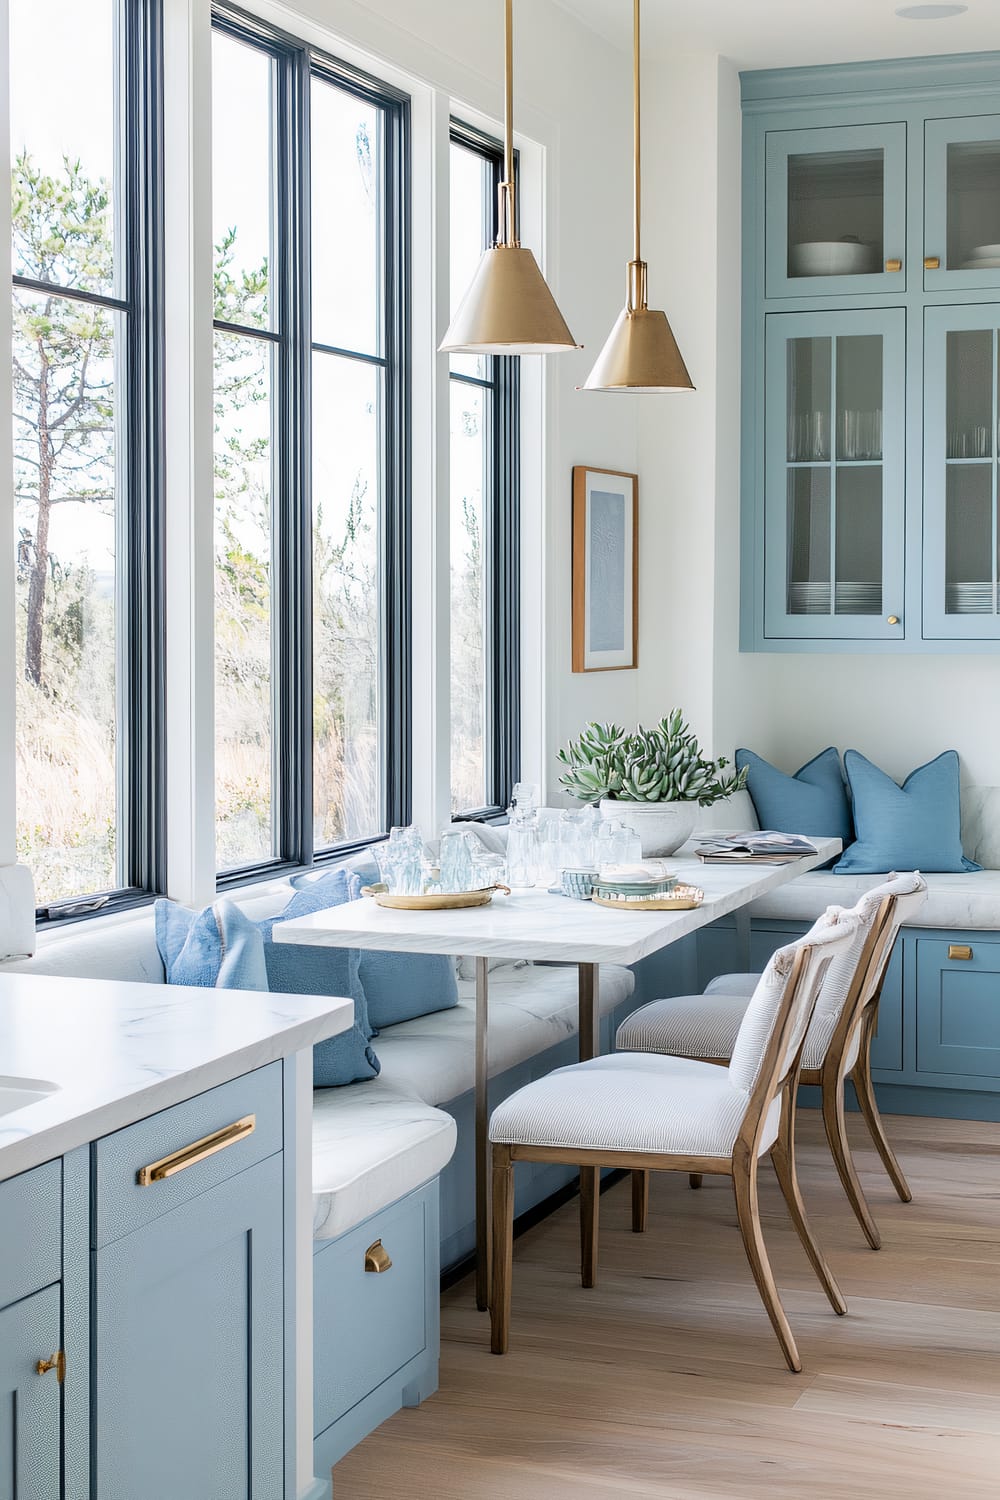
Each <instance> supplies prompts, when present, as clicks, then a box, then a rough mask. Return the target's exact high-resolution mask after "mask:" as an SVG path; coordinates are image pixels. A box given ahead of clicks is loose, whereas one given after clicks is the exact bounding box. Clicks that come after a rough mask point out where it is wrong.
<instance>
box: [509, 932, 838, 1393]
mask: <svg viewBox="0 0 1000 1500" xmlns="http://www.w3.org/2000/svg"><path fill="white" fill-rule="evenodd" d="M857 925H858V924H857V918H856V917H854V916H852V915H849V914H847V913H844V912H840V911H839V910H836V909H834V910H831V911H830V912H828V913H827V914H826V915H825V916H823V917H821V918H820V919H819V921H818V922H816V923H815V925H814V926H813V928H812V929H811V930H810V931H809V932H808V933H807V934H806V935H805V937H803V938H801V939H800V940H799V941H798V942H796V943H792V944H790V945H789V946H788V947H787V948H781V949H779V950H778V952H777V953H776V954H774V956H773V957H772V959H771V961H770V963H769V964H768V966H767V968H766V969H765V971H764V973H763V974H762V975H761V977H760V980H759V982H758V984H757V986H756V988H755V990H754V994H753V996H752V998H751V1000H750V1003H749V1005H747V1006H746V1007H745V1015H744V1017H743V1021H742V1024H741V1026H740V1030H739V1036H738V1038H737V1040H736V1045H735V1047H734V1048H733V1056H732V1060H731V1062H730V1064H729V1067H728V1069H726V1070H723V1069H721V1068H716V1067H713V1066H712V1065H711V1064H709V1063H704V1062H699V1061H697V1060H695V1059H691V1058H683V1057H668V1056H664V1055H659V1054H640V1053H628V1052H619V1053H614V1054H612V1055H611V1056H609V1057H597V1058H593V1059H592V1060H591V1061H589V1062H584V1063H577V1064H576V1065H574V1066H573V1067H569V1068H559V1069H557V1070H556V1071H555V1072H553V1073H550V1074H549V1075H548V1076H547V1077H546V1078H541V1079H539V1080H538V1081H537V1082H535V1083H531V1084H528V1085H527V1087H526V1088H523V1089H520V1090H518V1092H517V1093H515V1094H513V1095H511V1097H510V1098H509V1099H506V1100H505V1101H504V1103H503V1104H501V1105H500V1106H499V1108H498V1109H496V1110H495V1111H494V1113H493V1116H492V1119H491V1121H490V1139H491V1141H492V1142H493V1289H492V1298H491V1305H490V1317H491V1324H492V1349H493V1352H494V1354H505V1353H506V1352H507V1344H508V1338H509V1329H510V1301H511V1264H512V1255H513V1218H514V1194H513V1186H514V1185H513V1175H514V1173H513V1167H514V1162H516V1161H544V1162H565V1163H572V1164H574V1165H578V1166H579V1167H580V1239H581V1277H582V1281H583V1285H584V1286H585V1287H592V1286H594V1285H595V1283H596V1274H597V1237H598V1201H599V1200H598V1192H597V1187H598V1174H599V1172H600V1170H601V1168H602V1167H626V1168H630V1167H631V1168H635V1167H639V1168H641V1169H642V1170H643V1171H644V1172H646V1171H661V1172H710V1173H715V1174H718V1175H721V1176H728V1177H731V1178H732V1181H733V1191H734V1194H735V1198H736V1213H737V1217H738V1219H739V1225H740V1232H741V1234H742V1236H743V1244H744V1248H745V1249H746V1253H747V1259H748V1260H749V1262H750V1269H751V1271H752V1272H753V1277H754V1280H755V1282H756V1283H757V1289H758V1291H759V1292H760V1295H761V1299H762V1301H763V1303H764V1306H765V1308H766V1310H767V1314H768V1317H769V1318H770V1320H771V1324H772V1326H773V1328H774V1331H775V1333H776V1334H777V1337H778V1342H779V1343H780V1345H781V1348H782V1352H783V1353H784V1356H785V1359H786V1361H787V1363H788V1366H789V1368H790V1369H791V1370H801V1368H802V1363H801V1361H800V1359H799V1354H798V1350H797V1348H796V1346H795V1340H794V1338H793V1337H792V1331H791V1328H790V1327H789V1324H788V1319H787V1318H786V1316H785V1311H784V1308H783V1307H782V1305H781V1301H780V1298H779V1297H778V1290H777V1287H776V1286H775V1282H774V1276H773V1274H772V1271H771V1265H770V1262H769V1260H768V1256H767V1250H766V1248H765V1245H764V1238H763V1233H762V1229H761V1222H760V1213H759V1209H758V1202H757V1171H758V1164H759V1161H760V1158H761V1156H762V1155H764V1154H765V1153H767V1152H769V1153H770V1155H771V1159H772V1161H773V1162H774V1166H775V1171H776V1172H777V1175H778V1181H779V1183H780V1184H781V1191H782V1193H783V1195H784V1198H785V1202H786V1204H787V1206H788V1211H789V1214H790V1216H791V1219H792V1223H793V1224H794V1225H795V1228H796V1230H797V1232H798V1235H799V1238H800V1240H801V1241H802V1245H803V1247H804V1249H805V1251H806V1254H807V1255H808V1257H809V1260H810V1263H811V1264H812V1267H813V1269H814V1271H815V1272H816V1275H817V1276H818V1278H819V1281H820V1284H821V1285H822V1287H823V1290H824V1291H825V1292H826V1295H827V1297H828V1298H829V1301H830V1304H831V1306H832V1307H833V1309H834V1311H835V1312H836V1313H844V1312H846V1311H847V1305H846V1303H845V1302H844V1299H843V1297H842V1296H841V1293H840V1289H839V1287H838V1286H837V1283H836V1282H835V1280H834V1278H833V1274H832V1272H831V1271H830V1268H829V1266H828V1265H827V1263H826V1261H825V1259H824V1257H823V1253H822V1251H821V1250H820V1248H819V1246H818V1245H817V1243H816V1241H815V1239H814V1238H813V1235H812V1232H811V1230H810V1228H809V1222H808V1220H807V1218H806V1213H805V1208H804V1206H803V1203H802V1196H801V1193H800V1192H799V1187H798V1181H797V1178H796V1174H795V1089H796V1086H797V1081H798V1071H799V1059H800V1056H801V1052H802V1045H803V1042H804V1040H805V1036H806V1031H807V1029H808V1026H809V1022H810V1020H811V1017H812V1012H813V1008H814V1006H815V1003H816V997H817V995H818V993H819V989H820V983H821V980H822V977H823V975H824V973H825V971H826V969H827V967H828V966H829V965H830V964H831V963H832V962H834V961H836V960H837V959H838V958H840V957H841V956H842V955H843V954H845V953H846V952H848V951H849V950H850V948H851V946H852V945H853V943H854V940H855V936H856V932H857Z"/></svg>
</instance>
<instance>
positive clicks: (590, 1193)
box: [580, 1167, 601, 1287]
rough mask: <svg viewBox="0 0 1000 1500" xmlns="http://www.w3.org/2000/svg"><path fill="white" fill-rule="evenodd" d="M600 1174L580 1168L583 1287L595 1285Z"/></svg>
mask: <svg viewBox="0 0 1000 1500" xmlns="http://www.w3.org/2000/svg"><path fill="white" fill-rule="evenodd" d="M600 1173H601V1169H600V1167H581V1168H580V1284H581V1285H582V1286H585V1287H592V1286H596V1285H597V1231H598V1221H599V1217H600V1210H601V1194H600Z"/></svg>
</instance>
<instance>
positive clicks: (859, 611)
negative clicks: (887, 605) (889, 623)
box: [836, 582, 882, 615]
mask: <svg viewBox="0 0 1000 1500" xmlns="http://www.w3.org/2000/svg"><path fill="white" fill-rule="evenodd" d="M836 598H837V610H836V612H837V614H838V615H880V614H881V613H882V585H881V584H880V583H847V582H845V583H838V584H837V594H836Z"/></svg>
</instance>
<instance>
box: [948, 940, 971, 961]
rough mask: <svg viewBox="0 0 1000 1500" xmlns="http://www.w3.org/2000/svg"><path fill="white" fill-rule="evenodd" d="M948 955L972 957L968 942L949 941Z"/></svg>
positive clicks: (950, 956)
mask: <svg viewBox="0 0 1000 1500" xmlns="http://www.w3.org/2000/svg"><path fill="white" fill-rule="evenodd" d="M948 957H949V958H971V957H972V949H971V948H970V947H969V945H968V943H949V944H948Z"/></svg>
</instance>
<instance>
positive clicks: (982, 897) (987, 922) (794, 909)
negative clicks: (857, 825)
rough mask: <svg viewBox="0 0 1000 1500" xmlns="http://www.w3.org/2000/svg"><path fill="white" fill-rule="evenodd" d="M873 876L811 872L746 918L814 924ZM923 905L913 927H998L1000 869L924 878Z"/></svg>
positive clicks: (859, 892) (847, 902) (856, 895)
mask: <svg viewBox="0 0 1000 1500" xmlns="http://www.w3.org/2000/svg"><path fill="white" fill-rule="evenodd" d="M877 879H878V877H877V876H875V875H834V874H832V873H831V871H829V870H810V871H808V872H807V874H805V875H800V876H799V877H798V879H797V880H791V881H789V883H788V884H787V885H783V886H779V888H778V889H777V890H776V891H769V892H768V894H767V895H766V896H761V898H760V900H759V901H755V902H754V903H753V905H752V906H751V908H750V916H751V918H754V917H769V918H771V919H773V920H776V921H789V922H813V921H815V920H816V918H817V917H818V916H820V914H821V913H822V912H824V911H825V910H826V908H827V907H828V906H846V907H851V906H854V904H855V903H856V902H857V901H858V900H859V899H860V898H861V897H862V896H863V895H864V893H865V891H867V890H870V889H871V887H872V884H873V883H874V882H875V881H877ZM924 879H925V880H926V881H927V900H926V901H925V903H924V905H923V907H922V908H921V910H920V912H919V914H918V919H917V921H916V922H914V923H912V924H910V925H912V926H914V927H946V928H947V927H955V928H962V927H969V928H987V929H988V928H1000V869H998V870H981V871H979V873H978V874H968V875H933V874H931V875H925V876H924Z"/></svg>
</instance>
